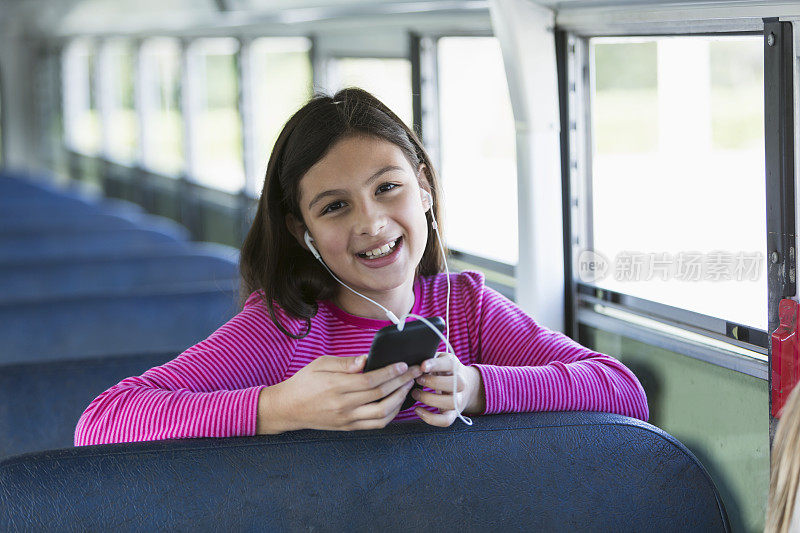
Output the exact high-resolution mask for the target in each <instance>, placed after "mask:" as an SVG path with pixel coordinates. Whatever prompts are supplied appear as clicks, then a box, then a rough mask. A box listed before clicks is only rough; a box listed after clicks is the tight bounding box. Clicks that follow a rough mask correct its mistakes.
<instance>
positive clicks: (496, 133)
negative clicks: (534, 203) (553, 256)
mask: <svg viewBox="0 0 800 533" xmlns="http://www.w3.org/2000/svg"><path fill="white" fill-rule="evenodd" d="M438 69H439V72H438V77H439V128H440V138H441V168H440V172H441V176H442V184H443V187H444V193H445V202H446V215H447V235H448V246H449V247H451V248H453V249H454V250H459V251H462V252H467V253H470V254H474V255H479V256H482V257H487V258H490V259H493V260H497V261H502V262H504V263H508V264H516V263H517V258H518V244H517V226H518V225H517V167H516V144H515V142H516V141H515V131H514V116H513V112H512V110H511V101H510V99H509V95H508V85H507V83H506V76H505V71H504V69H503V58H502V54H501V52H500V44H499V43H498V41H497V39H496V38H494V37H444V38H441V39H439V44H438Z"/></svg>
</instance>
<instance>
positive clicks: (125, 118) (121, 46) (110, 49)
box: [102, 41, 139, 163]
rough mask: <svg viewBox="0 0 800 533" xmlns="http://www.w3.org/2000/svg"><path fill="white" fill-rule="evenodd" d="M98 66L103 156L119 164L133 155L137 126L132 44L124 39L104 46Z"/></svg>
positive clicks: (134, 154)
mask: <svg viewBox="0 0 800 533" xmlns="http://www.w3.org/2000/svg"><path fill="white" fill-rule="evenodd" d="M103 56H104V61H103V64H102V68H103V69H104V72H103V76H104V79H105V83H104V84H103V87H104V90H105V91H108V94H106V95H104V98H106V102H107V106H108V108H107V112H108V127H107V128H104V137H105V141H106V150H107V155H108V156H109V157H111V158H112V159H115V160H117V161H120V162H123V163H132V162H133V161H134V159H135V158H136V147H137V137H138V134H139V133H138V132H139V125H138V122H137V117H136V107H135V103H134V92H133V91H134V88H133V72H134V54H133V46H132V45H131V43H130V42H127V41H112V42H109V43H107V44H105V45H104V50H103Z"/></svg>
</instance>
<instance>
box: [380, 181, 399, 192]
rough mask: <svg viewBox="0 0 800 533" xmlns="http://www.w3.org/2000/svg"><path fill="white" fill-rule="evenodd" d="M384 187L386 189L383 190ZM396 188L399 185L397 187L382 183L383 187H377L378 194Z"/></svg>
mask: <svg viewBox="0 0 800 533" xmlns="http://www.w3.org/2000/svg"><path fill="white" fill-rule="evenodd" d="M384 187H386V188H384ZM398 187H399V185H397V184H396V183H384V184H383V185H381V186H380V187H378V192H386V191H391V190H392V189H396V188H398Z"/></svg>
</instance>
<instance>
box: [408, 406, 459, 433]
mask: <svg viewBox="0 0 800 533" xmlns="http://www.w3.org/2000/svg"><path fill="white" fill-rule="evenodd" d="M414 412H415V413H417V416H418V417H420V418H421V419H422V421H423V422H425V423H426V424H430V425H431V426H439V427H443V428H446V427H450V426H452V425H453V422H454V421H455V419H456V412H455V411H452V410H450V411H443V412H442V413H441V414H435V413H431V412H430V411H427V410H425V409H423V408H422V407H417V408H416V409H414Z"/></svg>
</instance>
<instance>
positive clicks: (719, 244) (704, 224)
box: [579, 36, 767, 330]
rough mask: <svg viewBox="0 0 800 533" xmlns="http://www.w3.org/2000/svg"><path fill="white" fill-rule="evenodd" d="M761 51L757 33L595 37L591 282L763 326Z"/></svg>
mask: <svg viewBox="0 0 800 533" xmlns="http://www.w3.org/2000/svg"><path fill="white" fill-rule="evenodd" d="M763 57H764V51H763V44H762V38H761V37H759V36H715V37H701V36H691V37H659V38H614V39H611V38H594V39H592V40H591V41H590V59H589V62H590V72H591V87H592V89H591V94H590V99H591V101H590V107H591V128H592V129H591V138H592V146H591V162H590V175H591V178H590V179H591V191H592V193H591V195H592V196H591V199H590V201H591V205H592V211H593V217H592V218H591V221H590V222H591V231H592V238H593V243H592V251H593V252H594V253H595V254H599V255H600V256H602V257H601V261H605V262H606V264H607V265H608V268H607V270H606V271H605V275H604V276H600V277H598V279H596V280H595V281H594V284H595V285H597V286H599V287H603V288H608V289H611V290H614V291H618V292H621V293H625V294H629V295H631V296H635V297H639V298H644V299H646V300H651V301H655V302H659V303H663V304H667V305H671V306H674V307H678V308H681V309H686V310H689V311H694V312H698V313H702V314H704V315H709V316H712V317H716V318H722V319H725V320H730V321H733V322H736V323H739V324H744V325H748V326H753V327H756V328H758V329H761V330H766V329H767V313H766V308H767V281H766V280H767V276H766V265H765V258H764V256H763V255H764V254H763V252H762V251H763V250H765V249H766V216H765V205H766V199H765V194H766V192H765V168H764V161H765V160H764V119H763V116H764V90H763V83H764V74H763V61H764V60H763ZM584 258H585V256H584ZM579 260H580V259H579ZM579 272H580V268H579Z"/></svg>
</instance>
